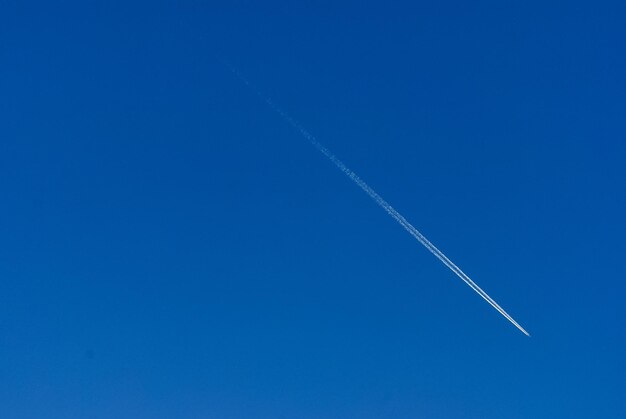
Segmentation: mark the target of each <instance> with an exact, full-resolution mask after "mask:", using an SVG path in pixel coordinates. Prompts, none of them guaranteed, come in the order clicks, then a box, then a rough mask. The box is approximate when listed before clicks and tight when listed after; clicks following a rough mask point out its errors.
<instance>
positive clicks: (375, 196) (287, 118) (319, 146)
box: [223, 62, 530, 336]
mask: <svg viewBox="0 0 626 419" xmlns="http://www.w3.org/2000/svg"><path fill="white" fill-rule="evenodd" d="M223 63H224V64H225V65H226V66H227V67H228V68H229V69H230V70H231V71H232V72H233V74H235V75H236V76H237V77H238V78H239V79H240V80H241V81H242V82H243V83H244V84H245V85H246V86H248V87H249V88H251V89H252V90H253V91H254V92H256V94H257V95H258V96H259V97H260V98H261V99H262V100H263V101H264V102H265V103H266V104H267V105H268V106H269V107H270V108H272V109H273V110H274V111H275V112H276V113H278V114H279V115H280V116H281V117H282V118H283V119H284V120H285V121H286V122H288V123H289V124H290V125H291V126H292V127H293V128H295V129H296V130H298V131H299V132H300V134H301V135H302V136H303V137H304V138H305V139H307V140H308V141H309V142H310V143H311V144H312V145H313V147H315V148H316V149H317V150H318V151H320V152H321V153H322V154H323V155H324V156H326V158H328V159H329V160H330V161H331V162H333V164H334V165H335V166H337V168H338V169H339V170H341V171H342V172H343V173H344V174H345V175H346V176H348V177H349V178H350V179H351V180H352V181H353V182H354V183H356V184H357V186H358V187H360V188H361V189H362V190H363V191H364V192H365V193H366V194H367V195H369V197H370V198H372V199H373V200H374V202H376V203H377V204H378V205H379V206H380V207H381V208H382V209H384V210H385V211H386V212H387V214H389V215H390V216H391V217H392V218H393V219H394V220H396V221H397V222H398V224H400V225H401V226H402V227H403V228H404V229H405V230H406V231H408V232H409V234H411V236H413V237H414V238H415V239H417V241H419V242H420V243H421V244H422V245H423V246H424V247H426V249H428V251H429V252H430V253H432V254H433V255H435V256H436V257H437V259H439V260H440V261H441V262H442V263H443V264H444V265H446V266H447V267H448V268H449V269H450V270H451V271H452V272H454V273H455V274H456V275H457V276H458V277H459V278H461V279H462V280H463V282H465V283H466V284H467V285H468V286H469V287H470V288H471V289H473V290H474V291H476V293H477V294H478V295H480V296H481V297H482V298H483V299H484V300H485V301H487V302H488V303H489V304H491V306H492V307H493V308H495V309H496V310H498V312H499V313H500V314H502V315H503V316H504V317H505V318H506V319H507V320H508V321H510V322H511V323H512V324H513V325H514V326H515V327H517V328H518V329H519V330H520V331H521V332H522V333H524V334H525V335H526V336H530V334H529V333H528V332H527V331H526V330H524V328H523V327H522V326H520V325H519V323H517V322H516V321H515V320H514V319H513V317H511V316H510V315H509V314H508V313H507V312H506V311H504V309H503V308H502V307H500V306H499V305H498V303H496V302H495V301H494V300H493V299H492V298H491V297H490V296H489V295H487V293H486V292H485V291H483V290H482V288H480V287H479V286H478V285H477V284H476V283H475V282H474V281H472V279H471V278H470V277H469V276H467V275H466V274H465V272H463V271H462V270H461V268H459V267H458V266H456V265H455V264H454V263H453V262H452V261H451V260H450V259H448V257H447V256H446V255H444V254H443V252H441V250H439V249H438V248H437V247H436V246H435V245H434V244H432V243H431V242H430V241H429V240H428V239H427V238H426V237H425V236H424V235H423V234H422V233H420V232H419V230H417V229H416V228H415V227H413V225H411V223H409V222H408V221H407V220H406V218H404V217H403V216H402V215H401V214H400V213H399V212H398V211H396V210H395V209H394V208H393V207H392V206H391V205H390V204H389V203H388V202H387V201H385V200H384V199H383V198H382V197H381V196H380V195H378V193H377V192H376V191H375V190H373V189H372V188H371V187H370V186H369V185H368V184H367V183H365V181H363V180H362V179H361V178H360V177H359V176H358V175H357V174H356V173H354V172H353V171H352V170H350V169H349V168H348V167H347V166H346V165H345V164H343V162H342V161H341V160H339V159H338V158H337V157H336V156H335V155H334V154H333V153H331V152H330V150H328V149H327V148H326V147H324V146H323V145H322V144H321V143H320V142H319V141H317V139H316V138H315V136H313V134H311V133H310V132H308V131H307V130H306V129H305V128H304V127H303V126H302V125H300V124H299V123H298V122H297V121H296V120H295V119H293V118H292V117H291V116H289V115H288V114H287V113H286V112H285V111H283V110H282V109H281V108H280V107H279V106H278V105H276V104H275V103H274V102H273V101H272V100H271V99H270V98H269V97H267V96H265V95H263V94H262V93H261V92H260V91H259V90H257V89H256V88H255V87H254V86H253V85H252V84H251V83H250V82H249V81H248V80H247V79H246V78H245V77H244V76H243V75H242V74H241V73H240V72H239V71H238V70H237V69H236V68H234V67H233V66H232V65H230V64H229V63H226V62H223Z"/></svg>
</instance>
